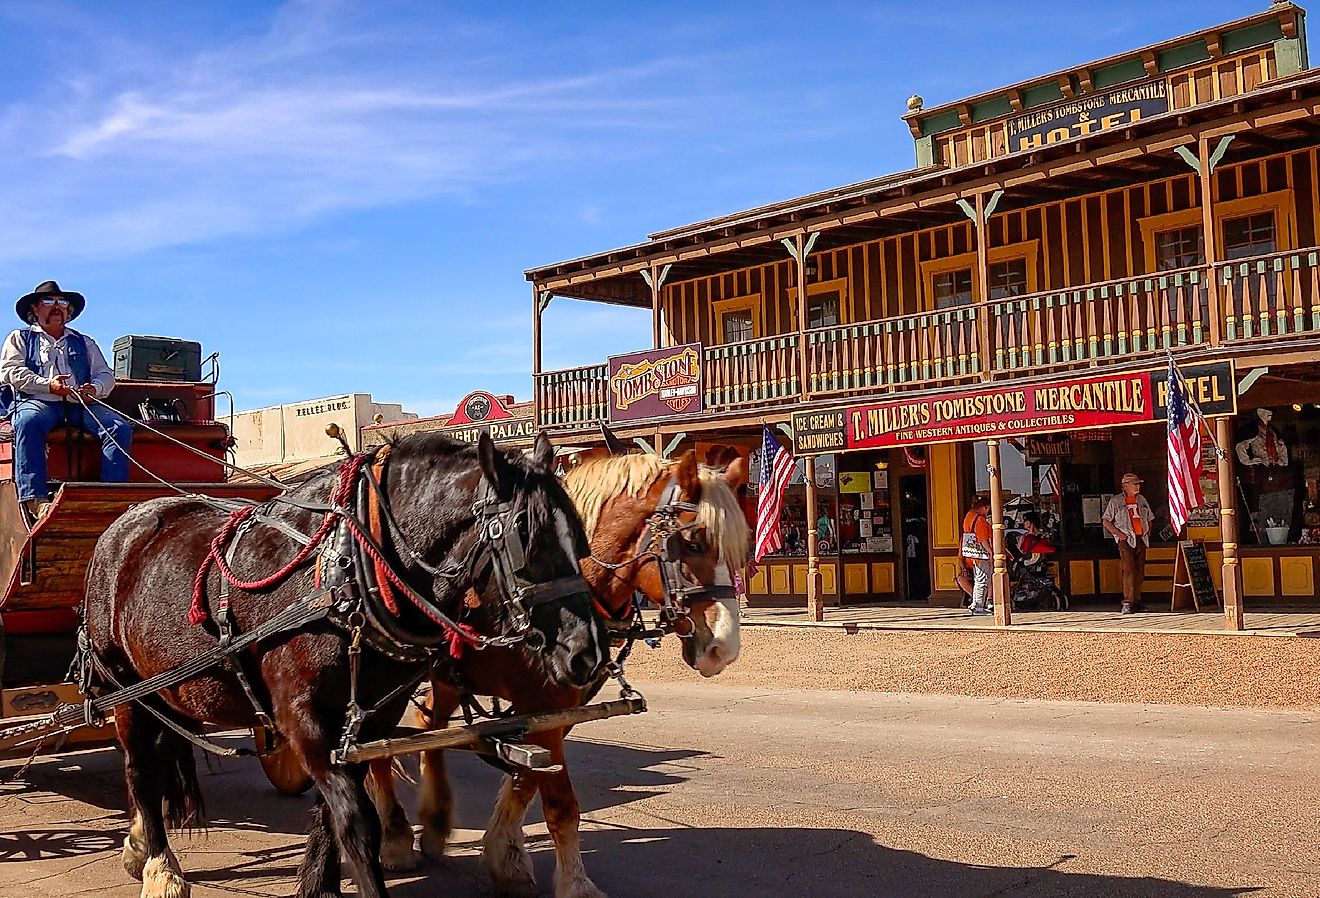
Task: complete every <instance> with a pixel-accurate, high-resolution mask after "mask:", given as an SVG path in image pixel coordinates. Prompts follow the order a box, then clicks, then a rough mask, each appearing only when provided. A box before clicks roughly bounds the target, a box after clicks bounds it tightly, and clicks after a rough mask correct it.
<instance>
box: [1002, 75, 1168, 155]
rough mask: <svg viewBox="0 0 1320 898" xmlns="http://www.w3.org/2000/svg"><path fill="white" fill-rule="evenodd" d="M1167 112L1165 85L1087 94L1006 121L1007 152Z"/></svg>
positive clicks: (1151, 83) (1150, 83) (1155, 83)
mask: <svg viewBox="0 0 1320 898" xmlns="http://www.w3.org/2000/svg"><path fill="white" fill-rule="evenodd" d="M1168 111H1169V85H1168V83H1167V82H1165V81H1162V80H1161V81H1146V82H1143V83H1141V84H1134V85H1132V86H1130V87H1120V88H1117V89H1115V90H1111V91H1106V92H1105V93H1102V94H1088V95H1086V96H1084V97H1078V98H1077V99H1075V100H1069V101H1067V102H1065V103H1059V104H1056V105H1054V106H1050V107H1049V108H1047V109H1037V110H1033V111H1031V112H1028V113H1027V114H1025V115H1020V116H1018V117H1017V118H1013V119H1009V120H1008V147H1009V152H1011V153H1016V152H1019V151H1021V150H1035V149H1039V148H1040V147H1042V146H1047V145H1049V144H1052V143H1062V142H1063V141H1065V140H1072V139H1073V138H1076V137H1085V136H1086V135H1088V134H1095V133H1098V132H1100V131H1108V130H1109V129H1111V128H1120V127H1122V126H1124V125H1131V124H1135V123H1136V122H1139V121H1141V120H1142V119H1143V118H1147V117H1149V116H1152V115H1159V114H1160V113H1162V112H1168Z"/></svg>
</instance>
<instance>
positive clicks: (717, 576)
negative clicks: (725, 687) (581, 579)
mask: <svg viewBox="0 0 1320 898" xmlns="http://www.w3.org/2000/svg"><path fill="white" fill-rule="evenodd" d="M740 480H741V481H742V482H745V481H746V475H745V472H744V468H743V463H742V462H741V461H735V462H734V463H732V464H730V465H729V466H728V467H727V468H726V469H724V470H720V469H717V468H712V467H708V466H705V465H699V464H698V463H697V457H696V453H695V452H691V451H689V452H687V453H686V454H684V455H683V456H682V458H680V459H678V460H677V461H670V460H666V459H662V458H660V457H659V456H655V455H628V456H621V457H616V458H601V459H591V460H589V461H587V462H585V463H584V464H582V465H579V466H578V467H577V468H576V469H574V470H573V472H572V473H570V474H569V475H568V477H567V478H566V481H565V485H566V486H567V488H568V492H569V495H570V496H572V498H573V501H574V502H575V503H576V505H577V507H578V511H579V513H580V514H581V515H582V518H583V523H584V525H585V526H586V528H587V532H588V534H590V538H591V548H592V558H591V561H589V562H588V563H587V564H586V565H585V566H584V571H585V572H586V574H587V576H588V578H589V579H591V580H592V585H593V586H594V587H595V588H596V592H597V595H598V596H599V597H600V600H601V602H602V605H603V606H604V608H603V610H604V611H605V612H606V613H607V614H608V615H609V616H610V617H611V618H614V619H616V620H620V621H623V620H627V619H628V617H629V614H630V611H631V607H632V604H631V603H632V596H633V592H634V591H635V590H640V591H641V592H642V594H643V595H645V596H646V597H647V599H649V600H650V601H651V602H652V603H653V604H655V605H657V606H659V607H660V608H661V614H662V618H661V623H662V624H666V623H667V624H668V626H669V627H671V628H672V629H673V631H674V632H675V633H677V634H678V635H679V636H680V637H682V640H681V642H682V651H683V660H684V661H686V662H687V664H688V666H690V667H692V668H693V669H694V670H696V671H698V672H699V673H701V674H702V675H703V676H707V677H712V676H715V675H716V674H718V673H719V672H720V671H722V670H723V669H724V668H725V667H726V666H728V665H729V664H731V663H732V662H733V661H734V660H735V659H736V658H737V657H738V652H739V633H738V603H737V598H736V596H735V595H734V594H733V590H732V588H731V582H730V580H731V578H730V575H729V571H730V570H737V571H740V570H742V569H743V567H744V566H745V565H746V561H747V551H748V543H749V541H750V529H749V528H748V526H747V520H746V517H745V516H744V514H743V512H742V509H741V507H740V506H739V504H738V499H737V496H736V495H735V492H734V489H735V487H736V485H737V484H738V483H739V481H740ZM666 616H668V620H667V621H666Z"/></svg>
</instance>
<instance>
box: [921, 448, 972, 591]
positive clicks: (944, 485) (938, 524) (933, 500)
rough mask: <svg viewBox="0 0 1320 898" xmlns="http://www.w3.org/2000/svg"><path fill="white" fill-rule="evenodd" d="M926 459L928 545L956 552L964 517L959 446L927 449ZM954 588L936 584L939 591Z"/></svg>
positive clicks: (953, 585) (951, 584) (954, 586)
mask: <svg viewBox="0 0 1320 898" xmlns="http://www.w3.org/2000/svg"><path fill="white" fill-rule="evenodd" d="M926 458H927V464H928V465H929V466H930V478H929V481H930V516H931V529H932V535H931V541H932V544H933V546H934V547H935V548H937V549H956V548H957V547H958V544H959V542H960V541H961V538H962V516H963V509H962V507H961V505H962V503H961V502H960V501H959V499H958V497H959V495H960V494H961V490H960V489H959V488H958V445H957V444H956V443H942V444H940V445H937V446H928V447H926ZM954 573H955V574H956V573H957V571H956V570H955V571H954ZM956 586H957V584H955V583H952V582H950V583H949V585H948V586H944V585H943V584H938V588H939V589H953V588H956Z"/></svg>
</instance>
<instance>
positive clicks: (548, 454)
mask: <svg viewBox="0 0 1320 898" xmlns="http://www.w3.org/2000/svg"><path fill="white" fill-rule="evenodd" d="M532 461H534V462H536V464H537V466H538V467H542V468H545V469H546V470H547V471H548V470H550V468H551V467H553V466H554V463H555V444H554V443H552V442H550V437H548V436H547V435H546V432H545V431H544V430H543V431H541V432H540V433H538V434H537V435H536V445H535V446H533V447H532Z"/></svg>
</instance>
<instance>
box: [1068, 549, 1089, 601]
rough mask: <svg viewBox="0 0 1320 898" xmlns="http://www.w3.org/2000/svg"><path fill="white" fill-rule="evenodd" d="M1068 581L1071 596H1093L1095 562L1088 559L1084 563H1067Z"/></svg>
mask: <svg viewBox="0 0 1320 898" xmlns="http://www.w3.org/2000/svg"><path fill="white" fill-rule="evenodd" d="M1068 579H1069V583H1070V591H1071V592H1072V594H1073V595H1075V596H1093V595H1095V562H1094V561H1091V560H1090V559H1089V558H1088V559H1086V560H1084V561H1070V562H1068Z"/></svg>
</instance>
